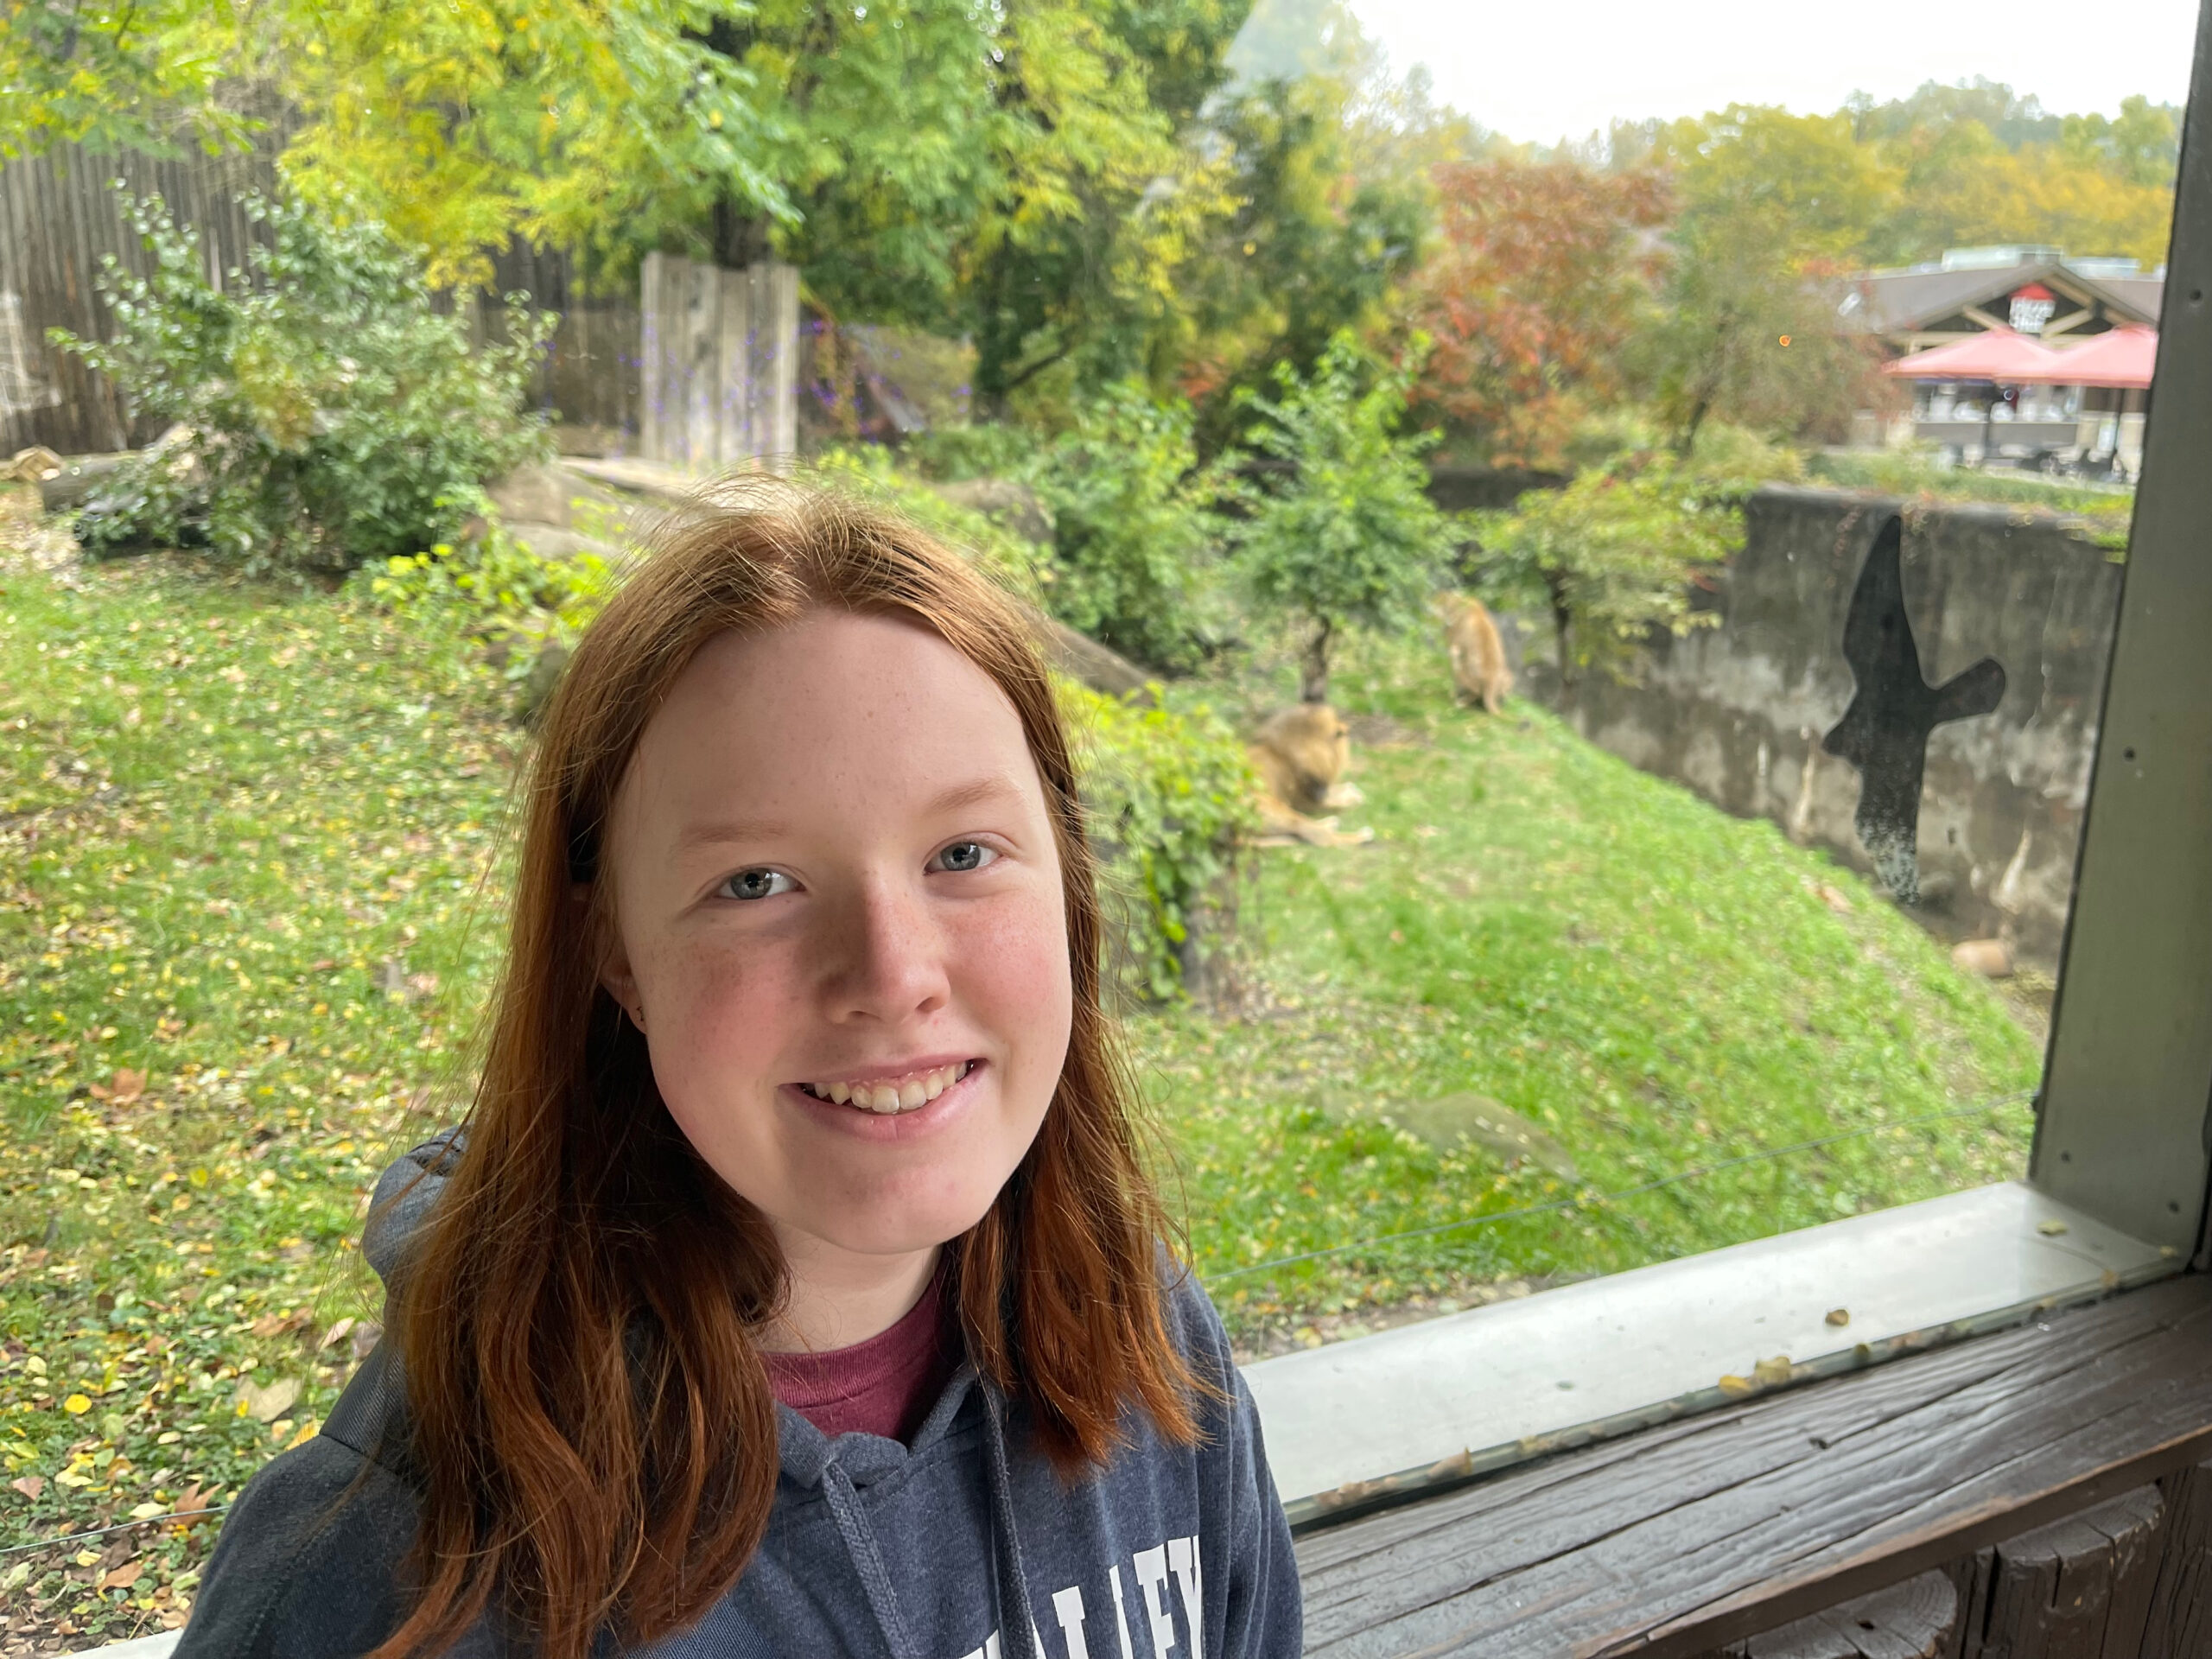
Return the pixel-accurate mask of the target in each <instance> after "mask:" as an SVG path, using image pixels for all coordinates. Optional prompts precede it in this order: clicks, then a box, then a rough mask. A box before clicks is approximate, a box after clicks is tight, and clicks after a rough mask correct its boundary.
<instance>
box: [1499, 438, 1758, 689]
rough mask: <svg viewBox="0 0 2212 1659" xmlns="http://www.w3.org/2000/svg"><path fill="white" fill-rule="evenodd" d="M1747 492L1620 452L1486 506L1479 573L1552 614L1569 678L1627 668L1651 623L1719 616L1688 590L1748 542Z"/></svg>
mask: <svg viewBox="0 0 2212 1659" xmlns="http://www.w3.org/2000/svg"><path fill="white" fill-rule="evenodd" d="M1745 493H1747V481H1738V480H1716V479H1713V478H1712V477H1709V476H1703V475H1701V474H1700V473H1699V472H1698V471H1697V470H1695V469H1693V468H1692V467H1689V466H1688V465H1686V464H1685V463H1683V462H1681V461H1677V460H1676V459H1675V458H1674V457H1673V456H1670V455H1655V454H1649V453H1645V454H1628V455H1622V456H1618V457H1616V458H1615V459H1614V460H1613V461H1611V463H1610V464H1608V465H1606V466H1603V467H1592V468H1591V469H1589V470H1588V471H1586V472H1584V473H1582V474H1579V475H1578V476H1577V477H1576V478H1575V479H1574V480H1573V482H1571V483H1570V484H1568V485H1567V487H1566V488H1564V489H1561V490H1531V491H1529V492H1528V493H1525V494H1523V495H1522V497H1521V499H1519V500H1518V501H1517V502H1516V503H1515V504H1514V506H1513V508H1512V510H1511V511H1510V512H1486V513H1482V514H1479V515H1478V517H1477V519H1476V535H1477V537H1478V552H1477V553H1476V555H1475V556H1474V558H1473V560H1472V561H1471V563H1472V574H1473V575H1474V578H1475V581H1476V583H1477V585H1478V587H1480V588H1483V589H1484V591H1485V592H1486V593H1488V594H1490V595H1491V598H1492V600H1493V601H1496V602H1498V603H1501V604H1503V605H1508V606H1516V607H1517V606H1527V605H1539V606H1541V607H1542V608H1543V609H1544V610H1546V611H1547V612H1548V613H1549V614H1550V616H1551V619H1552V627H1553V636H1554V644H1555V646H1556V649H1557V652H1558V662H1559V671H1560V680H1561V681H1562V682H1563V683H1566V684H1568V685H1573V684H1574V683H1577V682H1578V681H1579V680H1580V679H1581V678H1582V677H1584V676H1585V675H1586V673H1587V672H1589V671H1591V670H1592V669H1596V670H1599V671H1602V672H1604V673H1606V674H1608V675H1611V677H1614V678H1617V679H1626V678H1629V677H1630V675H1631V674H1632V671H1633V664H1634V661H1635V654H1636V651H1637V647H1638V646H1640V645H1642V644H1643V642H1644V641H1645V640H1646V639H1649V637H1650V636H1651V635H1652V634H1653V633H1654V632H1658V631H1661V630H1663V631H1665V632H1669V633H1672V634H1674V635H1675V637H1676V638H1681V636H1683V635H1685V634H1687V633H1688V632H1690V631H1691V630H1692V629H1694V628H1696V627H1700V626H1711V625H1712V624H1713V622H1714V621H1716V620H1718V619H1717V617H1716V615H1715V614H1714V613H1712V612H1709V611H1700V610H1698V609H1696V608H1694V606H1693V604H1692V597H1693V595H1694V593H1695V591H1696V590H1697V588H1699V587H1700V586H1701V585H1704V584H1706V583H1707V581H1708V580H1709V577H1708V573H1709V572H1710V571H1711V570H1712V569H1713V568H1714V567H1716V566H1717V565H1719V563H1720V562H1721V561H1723V560H1725V559H1726V558H1727V557H1728V556H1730V555H1731V554H1732V553H1733V552H1735V551H1736V550H1738V548H1740V547H1741V546H1742V545H1743V514H1742V512H1741V511H1740V505H1741V502H1742V499H1743V496H1744V494H1745Z"/></svg>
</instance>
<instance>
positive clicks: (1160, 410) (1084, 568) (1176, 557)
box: [1029, 384, 1219, 673]
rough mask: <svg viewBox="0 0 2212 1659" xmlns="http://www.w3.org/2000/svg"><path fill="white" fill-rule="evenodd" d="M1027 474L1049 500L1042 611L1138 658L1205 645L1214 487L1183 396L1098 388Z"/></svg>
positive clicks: (1163, 658) (1185, 663) (1181, 660)
mask: <svg viewBox="0 0 2212 1659" xmlns="http://www.w3.org/2000/svg"><path fill="white" fill-rule="evenodd" d="M1029 476H1030V479H1031V481H1032V482H1033V484H1034V486H1035V487H1036V488H1037V490H1038V493H1039V494H1041V495H1042V496H1043V497H1044V498H1045V500H1046V505H1049V506H1050V507H1051V508H1052V523H1053V530H1054V534H1053V550H1054V552H1055V553H1056V554H1057V556H1058V558H1057V571H1056V575H1055V578H1054V580H1053V582H1052V585H1051V587H1050V588H1048V589H1047V591H1046V598H1047V601H1048V602H1049V603H1050V605H1051V607H1052V613H1053V614H1054V615H1056V616H1058V618H1059V619H1060V620H1062V621H1063V622H1065V623H1066V624H1068V626H1071V627H1072V628H1075V629H1077V630H1078V631H1079V632H1084V633H1087V634H1089V635H1090V637H1091V638H1092V639H1097V640H1101V641H1103V643H1105V644H1106V645H1111V646H1112V647H1113V648H1114V649H1115V650H1116V651H1118V652H1121V653H1122V655H1124V656H1126V657H1133V658H1135V659H1136V660H1137V661H1139V662H1141V663H1143V664H1147V666H1150V667H1153V668H1156V669H1159V670H1161V671H1166V672H1171V673H1172V672H1174V671H1179V670H1184V669H1188V668H1190V667H1192V666H1193V665H1194V664H1195V663H1196V661H1197V660H1198V658H1199V657H1200V656H1201V655H1202V654H1203V653H1204V652H1205V649H1206V648H1207V646H1208V644H1209V641H1208V639H1206V637H1205V635H1206V630H1207V623H1208V620H1209V619H1208V617H1207V616H1206V614H1205V613H1206V609H1207V607H1206V605H1205V598H1206V594H1207V591H1208V588H1209V586H1210V583H1211V577H1212V574H1213V573H1212V570H1211V566H1212V565H1213V563H1214V562H1215V560H1214V553H1215V537H1216V534H1217V527H1218V522H1219V521H1218V520H1217V519H1216V518H1214V517H1213V515H1212V512H1211V508H1212V506H1213V504H1214V499H1215V497H1216V496H1217V493H1218V490H1219V485H1218V481H1217V479H1216V478H1215V477H1214V476H1213V474H1212V472H1211V469H1210V468H1201V467H1199V466H1198V454H1197V451H1196V450H1195V449H1194V448H1192V442H1191V411H1190V409H1189V406H1188V405H1186V404H1167V405H1165V406H1163V405H1161V404H1155V403H1154V402H1153V400H1152V398H1151V397H1150V396H1149V395H1148V394H1147V391H1146V389H1145V388H1144V387H1143V386H1142V385H1135V384H1124V385H1118V386H1113V387H1109V388H1108V390H1107V391H1106V392H1105V393H1104V394H1103V396H1101V397H1098V398H1096V399H1095V400H1093V401H1092V402H1090V404H1087V405H1086V406H1085V407H1084V410H1083V411H1082V413H1081V415H1080V416H1079V417H1078V418H1077V422H1076V423H1075V425H1074V426H1073V427H1072V428H1071V429H1069V430H1068V431H1066V432H1064V433H1062V434H1061V435H1059V436H1058V438H1057V439H1055V440H1054V441H1053V442H1052V445H1051V446H1050V447H1049V448H1046V450H1045V452H1044V453H1043V454H1042V455H1041V456H1040V457H1039V460H1038V461H1037V463H1036V464H1035V465H1034V466H1033V467H1032V468H1031V469H1030V473H1029Z"/></svg>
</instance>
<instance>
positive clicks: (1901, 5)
mask: <svg viewBox="0 0 2212 1659" xmlns="http://www.w3.org/2000/svg"><path fill="white" fill-rule="evenodd" d="M1351 9H1352V10H1353V12H1354V13H1355V14H1356V15H1357V16H1358V18H1359V21H1360V24H1361V27H1362V28H1363V29H1365V30H1366V31H1367V32H1368V33H1369V34H1370V35H1372V36H1373V37H1374V38H1376V40H1378V41H1381V43H1382V44H1383V47H1384V48H1386V49H1387V50H1388V51H1389V54H1390V63H1391V67H1392V68H1393V69H1394V70H1395V71H1396V72H1398V73H1403V72H1404V71H1405V70H1407V69H1408V68H1409V67H1412V66H1413V65H1414V64H1415V63H1423V64H1426V65H1427V66H1428V70H1429V73H1431V74H1432V75H1433V77H1434V78H1435V82H1436V97H1437V99H1438V101H1440V102H1441V103H1447V104H1450V105H1453V106H1455V107H1456V108H1458V109H1459V111H1461V112H1462V113H1463V114H1465V115H1468V116H1471V117H1472V118H1474V119H1475V120H1477V121H1479V122H1480V123H1481V124H1483V125H1484V126H1486V127H1489V128H1491V130H1495V131H1497V132H1502V133H1503V134H1505V135H1506V136H1507V137H1510V138H1515V139H1518V140H1520V141H1522V142H1523V143H1555V142H1557V141H1558V140H1559V139H1560V138H1562V137H1567V138H1580V137H1586V135H1588V134H1589V133H1590V132H1592V131H1593V130H1599V129H1601V128H1603V127H1604V126H1605V124H1606V123H1607V122H1608V121H1609V120H1611V119H1612V118H1616V117H1618V118H1624V119H1629V120H1639V119H1642V118H1644V117H1647V116H1655V115H1656V116H1667V117H1672V116H1678V115H1695V114H1699V113H1700V112H1702V111H1706V110H1709V109H1718V108H1720V107H1721V106H1722V105H1726V104H1728V103H1730V102H1731V101H1735V102H1740V103H1746V104H1783V105H1788V106H1789V108H1790V109H1792V110H1794V111H1797V112H1799V113H1801V114H1802V113H1806V112H1808V111H1827V110H1833V109H1834V108H1835V107H1836V106H1837V105H1840V104H1841V103H1842V102H1843V100H1844V99H1846V98H1847V97H1849V96H1850V94H1851V93H1852V92H1853V91H1856V90H1864V91H1866V92H1872V94H1873V95H1874V96H1875V97H1876V98H1877V99H1888V98H1896V97H1900V96H1902V95H1904V94H1905V93H1907V92H1911V91H1912V90H1913V88H1915V87H1916V86H1919V85H1920V84H1921V83H1922V82H1923V81H1925V80H1942V81H1956V80H1970V79H1973V78H1974V76H1976V75H1983V76H1986V77H1987V78H1988V79H1991V80H2001V81H2007V82H2010V83H2011V84H2012V86H2013V87H2015V88H2016V89H2018V91H2021V92H2033V93H2035V94H2036V95H2037V97H2038V98H2040V99H2042V100H2043V105H2044V109H2046V110H2050V111H2059V112H2061V113H2065V112H2071V111H2089V110H2100V111H2105V112H2107V113H2110V112H2112V111H2114V110H2117V109H2118V108H2119V105H2120V99H2123V98H2125V97H2126V96H2127V95H2128V94H2129V93H2130V92H2143V93H2145V94H2147V95H2148V96H2149V97H2150V98H2151V99H2152V100H2153V101H2156V102H2164V103H2173V104H2179V103H2182V102H2183V101H2184V100H2185V99H2187V98H2188V96H2189V66H2190V48H2191V43H2192V41H2193V38H2194V35H2195V32H2196V0H2117V3H2107V4H2102V5H2088V6H2085V5H2082V3H2080V0H2004V3H2002V4H1990V3H1986V0H1983V3H1979V4H1975V5H1971V6H1969V5H1966V4H1963V3H1961V0H1820V3H1809V0H1669V3H1659V0H1510V3H1507V0H1351Z"/></svg>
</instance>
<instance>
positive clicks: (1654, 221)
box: [1413, 160, 1672, 467]
mask: <svg viewBox="0 0 2212 1659" xmlns="http://www.w3.org/2000/svg"><path fill="white" fill-rule="evenodd" d="M1432 177H1433V181H1434V183H1435V186H1436V191H1437V199H1438V219H1439V223H1438V230H1439V232H1440V234H1439V236H1438V238H1437V242H1436V245H1435V247H1434V251H1433V252H1432V253H1431V255H1430V256H1429V257H1428V258H1427V261H1426V262H1425V263H1424V264H1423V265H1422V267H1421V271H1420V272H1419V274H1418V276H1417V277H1416V278H1415V281H1414V296H1413V298H1414V309H1415V317H1416V321H1417V322H1418V324H1419V326H1420V327H1421V328H1423V329H1425V330H1426V331H1427V333H1428V334H1429V335H1430V336H1431V337H1432V339H1433V340H1434V341H1435V347H1434V353H1433V355H1432V356H1431V357H1430V359H1429V360H1428V365H1427V370H1426V371H1425V372H1424V373H1423V374H1422V376H1421V385H1420V386H1419V388H1418V390H1417V397H1418V399H1419V402H1420V404H1421V408H1422V411H1423V412H1424V413H1426V414H1428V415H1430V416H1437V417H1440V418H1441V419H1442V420H1443V421H1444V422H1445V423H1446V424H1447V425H1448V427H1449V429H1450V430H1451V433H1452V441H1453V448H1463V447H1464V448H1471V449H1473V450H1474V451H1475V452H1476V453H1478V454H1481V455H1482V456H1484V458H1485V459H1486V460H1488V461H1491V463H1493V464H1497V465H1517V466H1535V467H1543V466H1556V465H1558V464H1559V463H1560V459H1561V448H1562V446H1563V445H1564V443H1565V442H1566V439H1567V435H1568V432H1569V431H1570V429H1572V428H1573V424H1574V423H1575V421H1576V419H1577V418H1578V417H1579V416H1580V415H1581V414H1583V413H1584V412H1586V410H1589V409H1590V408H1591V407H1592V405H1594V404H1602V403H1604V402H1605V401H1606V400H1607V399H1609V398H1610V397H1613V396H1614V395H1616V394H1618V391H1619V390H1620V384H1619V361H1620V356H1621V348H1622V346H1623V345H1624V343H1625V342H1626V341H1627V340H1628V338H1629V336H1630V334H1632V333H1633V332H1634V331H1635V329H1636V327H1637V323H1638V321H1639V320H1640V319H1642V318H1643V316H1645V315H1647V314H1648V310H1649V306H1650V304H1651V295H1652V283H1653V280H1654V278H1655V277H1656V274H1657V264H1658V260H1659V257H1660V255H1659V251H1658V248H1657V239H1656V235H1654V234H1653V232H1656V228H1657V227H1658V226H1660V225H1662V224H1663V223H1664V222H1665V221H1666V219H1667V218H1668V216H1669V212H1670V210H1671V206H1672V203H1671V199H1670V195H1669V189H1668V186H1667V182H1666V180H1665V179H1664V178H1663V177H1662V175H1659V174H1658V173H1656V172H1654V171H1651V170H1649V169H1647V168H1633V169H1628V170H1624V171H1619V172H1605V171H1600V170H1599V169H1597V168H1592V167H1587V166H1585V165H1583V164H1581V163H1580V162H1573V161H1552V162H1523V161H1510V160H1497V161H1483V162H1447V163H1446V164H1444V165H1442V166H1440V167H1438V168H1436V169H1435V170H1434V172H1433V175H1432Z"/></svg>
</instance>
